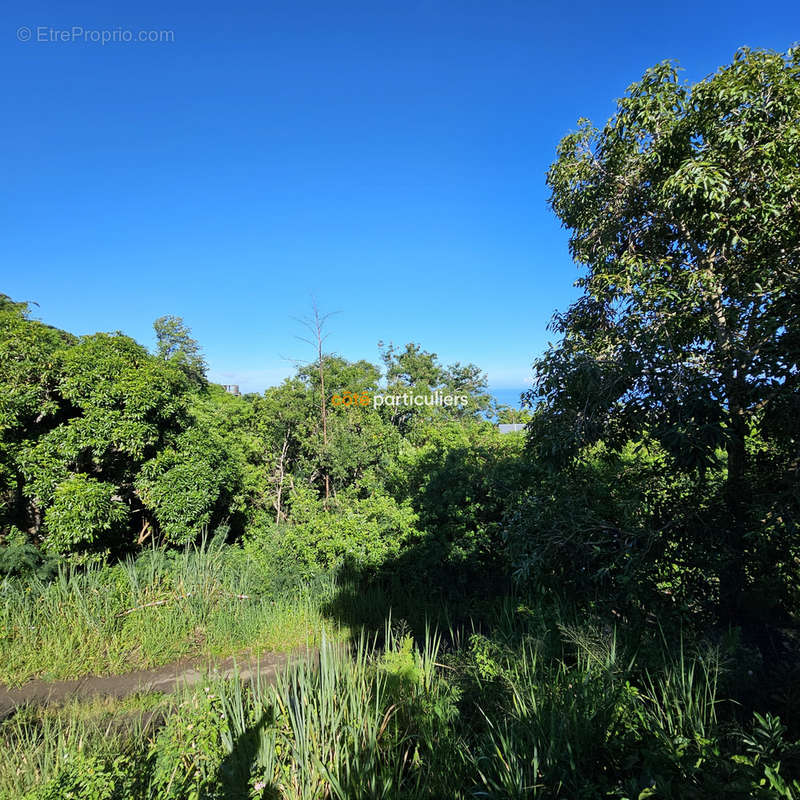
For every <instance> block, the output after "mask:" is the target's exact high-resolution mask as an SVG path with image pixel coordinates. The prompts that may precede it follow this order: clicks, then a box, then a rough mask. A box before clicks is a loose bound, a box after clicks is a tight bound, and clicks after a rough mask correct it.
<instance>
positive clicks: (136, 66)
mask: <svg viewBox="0 0 800 800" xmlns="http://www.w3.org/2000/svg"><path fill="white" fill-rule="evenodd" d="M112 5H119V4H108V3H81V2H77V3H70V4H65V3H63V2H59V3H40V2H35V1H34V2H26V3H21V2H16V1H15V0H12V2H11V3H6V4H4V8H3V10H2V11H1V12H0V19H2V23H3V24H2V26H0V42H1V43H2V44H0V66H1V67H2V70H1V72H0V75H1V76H2V77H0V81H2V89H3V96H4V99H5V105H6V113H5V120H4V125H3V126H2V129H1V130H0V137H2V149H1V150H0V153H2V156H0V158H2V161H3V167H4V169H3V173H4V178H5V181H4V182H5V187H4V189H5V191H4V192H3V197H2V200H1V201H0V225H1V226H2V228H1V229H2V237H0V264H2V268H1V269H2V281H1V282H0V291H2V292H5V293H6V294H9V295H11V296H12V297H13V298H14V299H16V300H29V301H35V302H37V303H38V304H39V307H38V308H37V309H35V316H37V317H39V318H41V319H43V320H44V321H45V322H48V323H50V324H53V325H57V326H59V327H62V328H66V329H68V330H70V331H72V332H73V333H77V334H86V333H93V332H95V331H98V330H122V331H123V332H124V333H126V334H129V335H130V336H133V337H134V338H135V339H137V340H138V341H140V342H142V343H143V344H146V345H148V346H151V345H152V343H153V334H152V322H153V320H154V319H155V318H156V317H158V316H161V315H163V314H175V315H178V316H181V317H183V318H184V320H185V321H186V323H187V324H188V325H189V326H190V327H191V328H192V330H193V332H194V334H195V336H196V338H197V339H198V340H199V341H200V343H201V345H202V346H203V348H204V351H205V353H206V356H207V358H208V361H209V363H210V367H211V371H210V377H211V378H212V379H213V380H217V381H219V382H223V383H239V384H240V385H241V386H242V388H243V389H245V390H262V389H263V388H265V387H266V386H268V385H271V384H274V383H276V382H279V381H280V380H281V379H282V378H283V377H284V376H286V375H288V374H289V373H291V372H292V371H293V362H295V361H297V360H302V359H309V358H311V355H312V354H311V352H310V348H308V346H307V345H305V344H303V343H302V342H301V341H299V340H298V339H297V338H296V337H297V336H299V335H303V330H302V327H301V326H300V325H299V324H298V323H297V322H296V321H295V320H294V318H296V317H302V316H304V315H306V314H307V313H308V312H309V310H310V304H311V298H312V296H314V297H316V300H317V302H318V304H319V306H320V307H321V309H322V310H323V311H336V312H339V313H337V314H336V315H335V316H334V317H332V318H331V320H330V324H329V333H330V338H329V339H328V348H329V349H330V350H331V351H333V352H337V353H339V354H341V355H344V356H346V357H348V358H351V359H357V358H367V359H370V360H372V361H377V359H378V349H377V342H378V340H383V341H385V342H390V341H393V342H395V343H396V344H404V343H405V342H409V341H416V342H419V343H421V344H422V346H423V347H425V348H426V349H428V350H432V351H434V352H436V353H438V354H439V356H440V358H441V359H442V361H443V362H445V363H449V362H452V361H456V360H460V361H473V362H475V363H477V364H478V365H479V366H481V367H482V368H483V369H484V370H486V371H487V372H488V374H489V381H490V385H491V386H492V387H493V388H496V389H506V390H508V389H509V388H518V387H521V386H523V385H524V383H525V380H526V378H527V377H528V375H529V373H530V364H531V361H532V360H533V358H535V357H536V355H537V354H539V353H540V352H541V351H542V349H543V348H544V347H545V346H546V343H547V341H548V333H547V330H546V326H547V323H548V320H549V319H550V317H551V315H552V313H553V312H554V311H555V310H556V309H558V308H562V309H563V308H565V307H566V306H567V305H568V304H569V302H570V301H571V300H572V299H574V297H575V296H576V294H575V292H576V290H575V289H574V288H573V286H572V284H573V281H574V280H575V278H576V277H577V274H578V273H577V269H576V267H575V265H574V264H573V263H572V262H571V259H570V257H569V254H568V252H567V245H566V242H567V235H566V232H565V231H563V230H562V229H560V227H559V223H558V221H557V220H556V219H555V217H554V215H553V214H552V212H551V211H550V210H549V209H548V206H547V189H546V187H545V184H544V176H545V172H546V170H547V167H548V165H549V164H550V163H551V162H552V160H553V158H554V156H555V148H556V145H557V144H558V141H559V139H560V138H561V137H562V136H563V135H564V134H565V133H567V132H568V131H570V130H573V129H574V128H575V126H576V122H577V120H578V118H580V117H589V118H591V119H592V120H593V121H595V122H598V123H601V122H603V121H605V120H606V119H607V118H608V117H609V116H610V114H611V113H612V112H613V110H614V101H615V98H617V97H619V96H621V95H622V94H623V93H624V91H625V88H626V87H627V86H628V85H629V84H630V83H632V82H633V81H634V80H636V79H638V78H639V77H640V76H641V74H642V72H643V71H644V70H645V69H646V68H647V67H648V66H651V65H653V64H655V63H657V62H659V61H662V60H664V59H676V60H678V61H679V62H680V63H681V65H682V66H683V67H684V69H685V72H684V76H685V77H686V78H687V79H688V80H690V81H695V80H698V79H700V78H702V77H704V76H705V75H707V74H708V73H710V72H713V71H714V70H715V69H716V68H717V67H718V66H720V65H722V64H724V63H728V62H729V61H730V60H731V58H732V56H733V54H734V52H735V51H736V49H737V48H738V47H740V46H743V45H747V46H751V47H766V48H772V49H777V50H785V49H787V48H788V47H789V46H790V45H791V44H792V42H793V41H795V40H797V39H800V10H798V9H799V8H800V7H799V6H798V5H797V4H796V3H794V2H792V3H790V2H785V3H769V2H767V3H762V4H759V5H758V6H757V7H755V6H753V5H752V4H749V3H748V4H745V3H744V2H726V3H722V2H710V3H700V4H698V3H694V2H693V3H686V2H678V3H673V4H670V6H669V7H667V6H654V5H651V4H643V3H614V4H598V3H583V2H578V3H571V4H565V3H561V4H535V3H532V2H506V1H505V0H495V1H494V2H489V0H485V1H484V2H474V0H462V1H461V2H433V1H431V0H421V1H420V2H407V3H385V2H375V0H373V2H369V3H367V2H363V3H362V2H338V3H331V2H308V1H307V0H296V2H281V3H269V2H260V3H235V2H234V3H225V4H219V3H213V4H212V3H207V2H194V3H191V4H189V3H181V2H172V3H168V4H164V3H151V2H147V1H145V2H138V3H136V4H128V5H129V7H128V8H124V9H123V8H112ZM67 6H69V7H68V8H67ZM21 27H25V28H27V29H28V30H29V31H31V34H32V36H31V40H29V41H19V40H18V33H17V32H18V30H19V29H20V28H21ZM73 27H79V28H82V29H83V30H84V31H103V30H107V31H112V32H113V31H122V30H131V31H134V32H138V31H140V30H148V31H149V30H155V31H169V32H171V34H172V36H171V38H172V41H164V42H156V43H139V42H128V43H125V42H111V43H108V44H105V45H102V44H100V43H99V42H93V41H91V40H90V41H85V40H83V39H81V38H80V34H77V36H78V40H77V41H69V42H63V41H50V40H48V41H39V40H38V39H39V38H41V37H44V38H45V39H47V37H48V36H50V34H49V33H40V30H41V29H46V30H48V31H49V29H54V30H57V31H60V30H66V31H70V32H71V31H72V29H73ZM89 36H90V37H91V34H90V35H89ZM21 38H25V35H24V33H23V34H22V36H21Z"/></svg>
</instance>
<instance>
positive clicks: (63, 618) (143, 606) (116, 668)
mask: <svg viewBox="0 0 800 800" xmlns="http://www.w3.org/2000/svg"><path fill="white" fill-rule="evenodd" d="M333 591H334V586H333V582H332V581H331V580H328V581H327V582H326V581H324V580H322V581H320V582H318V583H317V584H316V585H315V586H314V587H313V589H312V588H310V587H306V588H304V587H297V588H296V589H294V590H284V591H282V592H276V591H274V590H273V589H272V588H271V586H270V584H269V581H268V578H266V577H265V576H263V575H261V574H260V573H259V571H258V570H257V569H256V568H255V566H254V565H253V564H252V563H251V562H250V561H249V560H248V559H247V557H246V556H245V554H244V552H243V551H242V550H241V549H240V548H238V547H231V546H227V545H225V544H224V543H223V541H222V539H221V537H217V538H216V539H212V540H211V541H208V542H204V543H203V544H201V545H199V546H189V547H187V548H186V549H185V550H183V551H181V552H168V551H164V550H158V549H154V550H151V551H149V552H147V553H145V554H143V555H142V556H140V557H139V558H137V559H136V560H135V561H134V560H130V561H127V562H125V563H123V564H118V565H115V566H105V567H103V566H92V567H88V568H86V569H84V570H80V571H78V570H69V569H68V568H66V567H62V568H61V569H60V570H59V573H58V575H57V576H56V577H55V578H54V579H52V580H48V581H42V580H39V579H37V578H35V577H34V578H30V579H28V580H26V581H24V582H23V581H22V580H20V579H17V578H5V579H4V580H3V581H2V582H0V681H2V682H4V683H10V684H19V683H22V682H24V681H25V680H27V679H29V678H31V677H34V676H42V677H45V678H48V679H57V678H69V677H76V676H80V675H84V674H87V673H97V674H110V673H116V672H126V671H130V670H133V669H137V668H143V667H151V666H156V665H158V664H163V663H167V662H170V661H172V660H174V659H177V658H180V657H182V656H188V655H194V654H211V655H227V654H230V653H233V652H235V651H237V650H240V649H243V648H252V649H263V650H272V649H274V650H288V649H292V648H295V647H299V646H302V645H305V644H306V642H308V641H309V640H312V641H313V640H314V637H315V636H316V635H317V634H318V632H319V630H320V629H321V626H322V621H323V620H322V614H321V612H320V610H319V609H320V608H321V606H322V604H323V603H324V602H325V601H326V599H327V597H329V596H330V595H331V594H332V593H333Z"/></svg>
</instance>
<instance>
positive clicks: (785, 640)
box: [0, 49, 800, 800]
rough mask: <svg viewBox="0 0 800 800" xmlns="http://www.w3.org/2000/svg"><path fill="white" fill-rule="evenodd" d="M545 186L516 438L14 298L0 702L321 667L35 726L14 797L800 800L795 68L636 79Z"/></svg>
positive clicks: (44, 712)
mask: <svg viewBox="0 0 800 800" xmlns="http://www.w3.org/2000/svg"><path fill="white" fill-rule="evenodd" d="M547 180H548V185H549V186H550V188H551V190H552V199H551V204H552V207H553V209H554V211H555V213H556V214H557V215H558V216H559V217H560V219H561V220H562V221H563V223H564V225H565V226H566V227H567V228H568V229H569V231H570V234H571V240H570V244H571V249H572V253H573V255H574V257H575V260H576V261H577V262H578V263H579V264H580V265H581V267H582V270H583V272H582V277H581V279H580V285H581V286H582V287H583V293H582V296H581V297H580V298H579V300H578V301H577V302H576V303H575V304H574V305H573V306H572V307H571V308H569V309H568V310H567V311H566V312H564V313H563V314H560V315H557V316H556V318H555V319H554V322H553V329H554V330H555V331H556V332H557V333H558V335H559V338H558V341H557V342H556V343H555V344H554V345H553V346H551V348H550V349H549V350H548V351H547V352H546V353H545V354H544V355H543V356H542V357H541V358H540V359H539V360H538V361H537V362H536V363H535V365H534V367H535V376H536V384H535V386H534V389H533V390H532V391H531V392H530V394H529V395H528V397H527V405H528V410H525V411H515V410H512V409H506V408H502V407H498V406H497V405H496V404H495V403H494V402H493V401H492V399H491V397H490V396H489V394H488V392H487V386H486V377H485V375H484V374H483V373H482V372H481V370H480V369H479V368H478V367H476V366H475V365H473V364H467V365H464V364H458V363H457V364H453V365H443V364H441V363H440V361H439V360H438V358H437V357H436V355H435V354H433V353H431V352H428V351H426V350H424V349H423V348H422V347H421V346H420V345H418V344H408V345H406V346H405V347H404V348H398V347H395V346H393V345H389V346H381V363H380V364H372V363H368V362H366V361H357V362H353V361H349V360H348V359H346V358H344V357H342V356H340V355H336V354H331V353H326V352H324V350H323V346H322V345H323V341H324V336H323V332H322V327H323V325H324V323H325V320H324V318H322V317H320V316H319V314H317V313H316V311H315V316H314V318H313V319H312V320H311V321H310V332H311V334H312V337H311V338H312V343H313V344H314V346H315V349H316V358H315V359H314V361H313V362H312V363H310V364H308V365H307V366H304V367H301V368H299V369H298V370H297V372H296V374H295V375H294V376H293V377H292V378H289V379H287V380H286V381H285V382H284V383H283V384H281V385H280V386H277V387H274V388H271V389H268V390H266V391H265V392H264V393H263V394H253V395H245V396H242V397H240V396H235V395H232V394H228V393H226V392H225V391H224V390H223V388H222V387H219V386H216V385H214V384H211V383H209V382H208V380H207V378H206V365H205V362H204V360H203V356H202V352H201V350H200V347H199V346H198V344H197V342H195V341H194V339H193V338H192V336H191V333H190V331H189V330H188V329H187V328H186V326H185V325H184V324H183V322H182V321H181V320H180V319H178V318H175V317H162V318H161V319H159V320H157V321H156V323H155V331H156V338H157V347H156V350H155V352H152V353H151V352H148V351H147V350H146V349H145V348H144V347H142V346H141V345H139V344H137V343H136V342H134V341H133V340H131V339H130V338H128V337H126V336H123V335H122V334H119V333H117V334H106V333H98V334H95V335H93V336H86V337H81V338H76V337H74V336H72V335H70V334H68V333H66V332H63V331H60V330H56V329H54V328H52V327H50V326H48V325H46V324H44V323H42V322H40V321H37V320H36V319H33V318H32V316H31V313H30V309H29V307H28V305H27V304H25V303H20V302H15V301H13V300H12V299H10V298H8V297H6V296H4V295H3V296H0V431H2V439H0V526H2V543H1V544H0V574H2V578H0V580H1V581H2V582H0V591H1V592H2V595H3V609H2V612H0V613H1V614H2V617H0V620H1V624H2V627H0V680H2V681H4V682H5V683H7V684H19V683H22V682H24V681H26V680H28V679H29V678H31V677H34V676H45V677H49V678H58V677H71V676H78V675H82V674H86V673H88V672H95V673H114V672H119V671H123V670H125V669H131V668H133V667H146V666H152V665H155V664H159V663H165V662H168V661H171V660H173V659H175V658H177V657H179V656H185V655H192V654H194V655H197V654H201V655H202V654H215V655H224V654H229V653H235V652H238V651H240V650H243V649H246V648H249V649H253V650H264V649H274V650H289V649H294V648H297V647H298V646H304V645H308V646H309V647H311V648H315V649H313V650H310V651H309V652H310V653H311V655H310V656H309V658H308V660H307V661H305V662H302V663H300V664H298V665H296V666H294V667H291V668H289V669H287V671H286V673H285V674H282V675H281V676H280V677H279V680H278V682H277V684H276V685H274V686H270V685H267V684H266V683H261V682H260V681H258V680H256V681H255V682H254V683H253V684H252V685H245V684H243V683H242V682H241V681H238V680H233V681H216V682H211V683H209V684H208V685H206V686H203V687H200V689H198V690H197V691H189V690H187V691H186V692H184V693H183V694H182V695H176V696H173V697H151V696H147V697H139V698H132V699H129V700H128V701H125V703H122V704H116V705H115V704H105V705H104V704H102V703H97V704H94V705H92V704H87V705H81V704H77V705H72V706H66V707H64V708H46V709H36V708H22V709H18V710H17V711H16V712H15V714H13V715H12V716H10V717H9V718H8V719H6V720H5V721H3V722H2V723H0V737H2V741H3V746H4V749H5V751H6V753H7V754H8V755H7V757H6V759H5V760H6V765H5V766H4V767H2V768H0V793H3V795H4V796H8V797H19V796H27V797H29V798H31V799H32V798H39V799H40V800H41V799H43V798H65V797H73V798H128V797H131V798H145V797H159V798H162V797H163V798H171V797H174V798H200V797H204V798H211V797H219V798H234V797H242V798H255V797H291V798H328V797H336V798H358V797H364V798H367V797H369V798H377V797H386V798H395V797H408V798H415V797H420V798H422V797H431V798H439V797H453V798H456V797H463V798H468V797H494V798H509V797H520V798H521V797H563V798H593V797H616V798H647V797H660V798H692V797H697V798H701V797H708V798H712V797H742V798H745V797H763V798H771V797H776V798H795V799H797V798H800V742H798V740H800V694H798V691H797V687H798V686H800V667H798V664H800V660H799V659H798V656H800V629H798V625H797V613H798V610H799V609H800V596H798V592H799V591H800V580H799V576H800V572H799V571H798V567H799V566H800V562H799V561H798V558H799V557H800V538H799V537H798V522H800V423H798V420H800V336H799V334H798V331H800V50H797V49H795V50H793V51H790V52H789V53H787V54H784V55H781V54H775V53H771V52H751V51H742V52H740V53H738V54H737V56H736V58H735V60H734V62H733V63H732V64H731V65H729V66H727V67H725V68H722V69H720V70H719V72H718V73H716V74H715V75H713V76H710V77H709V78H708V79H706V80H704V81H702V82H701V83H699V84H697V85H695V86H688V85H685V84H683V83H681V82H680V81H679V80H678V78H677V73H676V71H675V68H674V67H673V66H672V65H670V64H661V65H659V66H657V67H655V68H653V69H652V70H649V71H648V72H647V73H646V74H645V76H644V77H643V78H642V80H641V81H639V82H638V83H636V84H634V85H632V86H631V87H630V88H629V90H628V92H627V94H626V96H625V97H624V98H623V99H622V100H620V102H619V106H618V109H617V112H616V114H615V115H614V116H613V117H612V119H611V120H609V122H608V123H607V124H606V125H605V126H604V127H603V128H600V129H598V128H595V127H593V126H591V124H590V123H588V122H581V124H580V127H579V129H578V131H577V132H576V133H573V134H570V135H569V136H567V137H566V138H565V139H564V140H563V141H562V143H561V145H560V147H559V151H558V158H557V160H556V162H555V163H554V164H553V165H552V167H551V169H550V171H549V173H548V177H547ZM434 392H438V393H440V394H442V395H444V394H451V395H459V396H460V395H465V396H467V397H468V398H469V400H468V403H467V404H466V405H464V406H459V405H455V406H452V405H437V406H432V405H424V404H423V405H416V406H397V405H389V404H375V405H373V404H370V403H365V404H361V403H343V402H338V401H335V400H334V398H339V399H341V398H342V397H343V396H345V397H350V398H352V397H362V396H364V393H367V395H369V396H370V397H371V396H374V395H375V394H376V393H384V394H399V395H402V394H404V393H405V394H418V395H430V394H431V393H434ZM498 420H499V421H519V420H525V421H527V422H528V425H527V432H526V433H524V434H523V433H511V434H505V435H504V434H501V433H500V432H499V431H498V429H497V427H496V425H495V424H494V422H495V421H498ZM317 653H318V655H317Z"/></svg>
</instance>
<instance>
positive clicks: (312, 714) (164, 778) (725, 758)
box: [0, 606, 800, 800]
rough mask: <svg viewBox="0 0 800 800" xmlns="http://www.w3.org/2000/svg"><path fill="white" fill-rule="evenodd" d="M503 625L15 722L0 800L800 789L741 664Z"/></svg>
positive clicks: (699, 650)
mask: <svg viewBox="0 0 800 800" xmlns="http://www.w3.org/2000/svg"><path fill="white" fill-rule="evenodd" d="M496 621H497V623H498V625H497V626H496V627H495V628H494V633H493V635H492V636H491V637H486V636H484V635H481V634H478V633H468V632H466V631H450V632H449V633H448V635H447V636H446V637H444V638H443V637H441V636H439V635H438V634H437V633H435V632H431V631H429V632H428V633H427V634H425V635H423V636H422V637H421V638H420V639H419V640H415V639H414V637H413V636H412V635H411V634H410V633H409V632H408V631H407V629H406V628H405V627H404V626H403V625H402V624H394V625H392V626H387V629H386V631H385V632H384V633H383V634H382V635H381V636H379V637H370V636H366V635H365V636H362V637H360V638H358V639H357V640H356V641H355V642H354V644H353V646H352V647H351V648H343V647H342V646H341V645H337V644H335V643H332V642H331V641H330V640H329V639H328V638H327V637H323V639H322V641H321V649H320V653H319V659H318V661H316V662H314V663H308V664H300V665H297V666H294V667H290V668H288V669H287V671H286V672H285V673H283V674H281V675H280V676H279V680H278V682H277V684H276V685H266V684H261V683H259V682H258V681H256V682H255V683H254V684H253V685H252V686H245V685H243V684H242V683H241V682H240V681H239V680H238V679H235V680H231V681H227V682H222V681H217V682H211V683H208V684H206V685H204V686H202V687H200V688H198V689H196V690H195V691H192V692H189V693H184V694H182V695H179V696H176V697H174V698H159V697H147V696H145V697H142V698H133V699H132V700H130V701H128V702H127V703H126V704H122V705H120V704H113V705H108V704H106V705H105V706H104V705H103V704H102V703H95V704H94V706H89V707H81V706H76V705H74V704H73V705H72V706H70V707H67V708H65V709H62V710H54V709H50V710H45V711H42V710H38V711H37V710H34V709H28V710H21V711H18V712H17V714H16V715H15V716H14V717H12V718H11V719H8V720H6V721H5V722H3V723H2V727H0V739H1V741H2V747H3V752H4V758H3V763H2V766H1V767H0V796H2V797H7V798H19V797H26V798H30V800H33V799H34V798H36V800H44V798H48V799H50V798H52V800H56V799H58V800H61V798H200V797H203V798H213V797H216V798H303V799H304V800H306V799H308V800H310V799H311V798H320V799H322V798H340V799H341V800H353V799H354V798H399V797H403V798H473V797H494V798H527V797H569V798H582V797H587V798H588V797H615V798H646V797H664V798H695V797H697V798H701V797H702V798H710V797H720V798H721V797H725V798H737V797H741V798H751V797H763V798H796V797H798V796H800V795H798V792H800V782H798V781H797V780H796V777H797V776H798V774H799V773H798V769H800V751H799V750H798V749H797V747H796V746H793V745H792V744H791V743H790V741H789V738H788V737H787V735H786V727H785V725H784V724H783V723H782V722H781V721H780V720H779V719H778V718H776V717H774V716H771V715H769V714H767V715H765V716H762V715H758V714H756V715H752V716H751V717H750V718H748V719H746V720H743V721H742V723H740V722H739V721H738V720H737V714H736V708H735V706H734V705H733V704H732V703H730V702H729V701H728V700H726V696H727V691H728V689H729V687H730V681H731V679H732V676H733V675H734V674H735V671H736V669H737V666H736V664H735V663H734V662H733V661H732V660H731V655H732V654H731V653H730V652H728V653H726V652H725V651H724V650H723V649H721V648H720V647H711V646H710V645H709V644H708V643H706V644H691V645H690V644H689V643H688V642H687V643H686V645H685V648H684V649H682V650H680V651H678V652H677V653H676V652H671V651H669V650H665V649H664V648H663V646H662V645H661V644H660V643H659V637H658V636H657V635H655V636H652V637H645V638H643V639H642V640H641V641H640V642H638V645H637V647H636V652H632V651H631V649H630V645H631V642H630V641H625V640H620V639H618V636H617V634H616V633H615V631H614V630H612V629H605V628H602V627H591V626H584V627H582V628H578V627H573V626H570V625H567V624H566V623H565V622H563V621H562V622H560V623H559V621H558V617H557V612H555V611H554V612H553V613H552V614H539V613H535V612H531V611H530V610H529V609H519V610H511V607H510V606H509V607H506V609H505V613H503V614H502V615H501V616H500V617H499V618H498V619H497V620H496ZM792 776H794V778H793V777H792Z"/></svg>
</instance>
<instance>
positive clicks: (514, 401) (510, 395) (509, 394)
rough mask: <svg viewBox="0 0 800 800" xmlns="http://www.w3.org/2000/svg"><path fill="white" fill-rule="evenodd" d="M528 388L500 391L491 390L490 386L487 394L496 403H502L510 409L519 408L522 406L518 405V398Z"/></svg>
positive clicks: (503, 389) (521, 387) (502, 389)
mask: <svg viewBox="0 0 800 800" xmlns="http://www.w3.org/2000/svg"><path fill="white" fill-rule="evenodd" d="M527 391H528V387H526V386H520V387H519V388H518V389H508V388H505V387H504V388H501V389H493V388H492V387H491V386H490V387H489V394H491V395H492V396H493V397H494V398H495V399H496V400H497V402H498V403H502V404H503V405H506V406H511V408H521V407H522V405H521V403H520V399H519V396H520V395H521V394H522V393H523V392H527Z"/></svg>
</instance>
